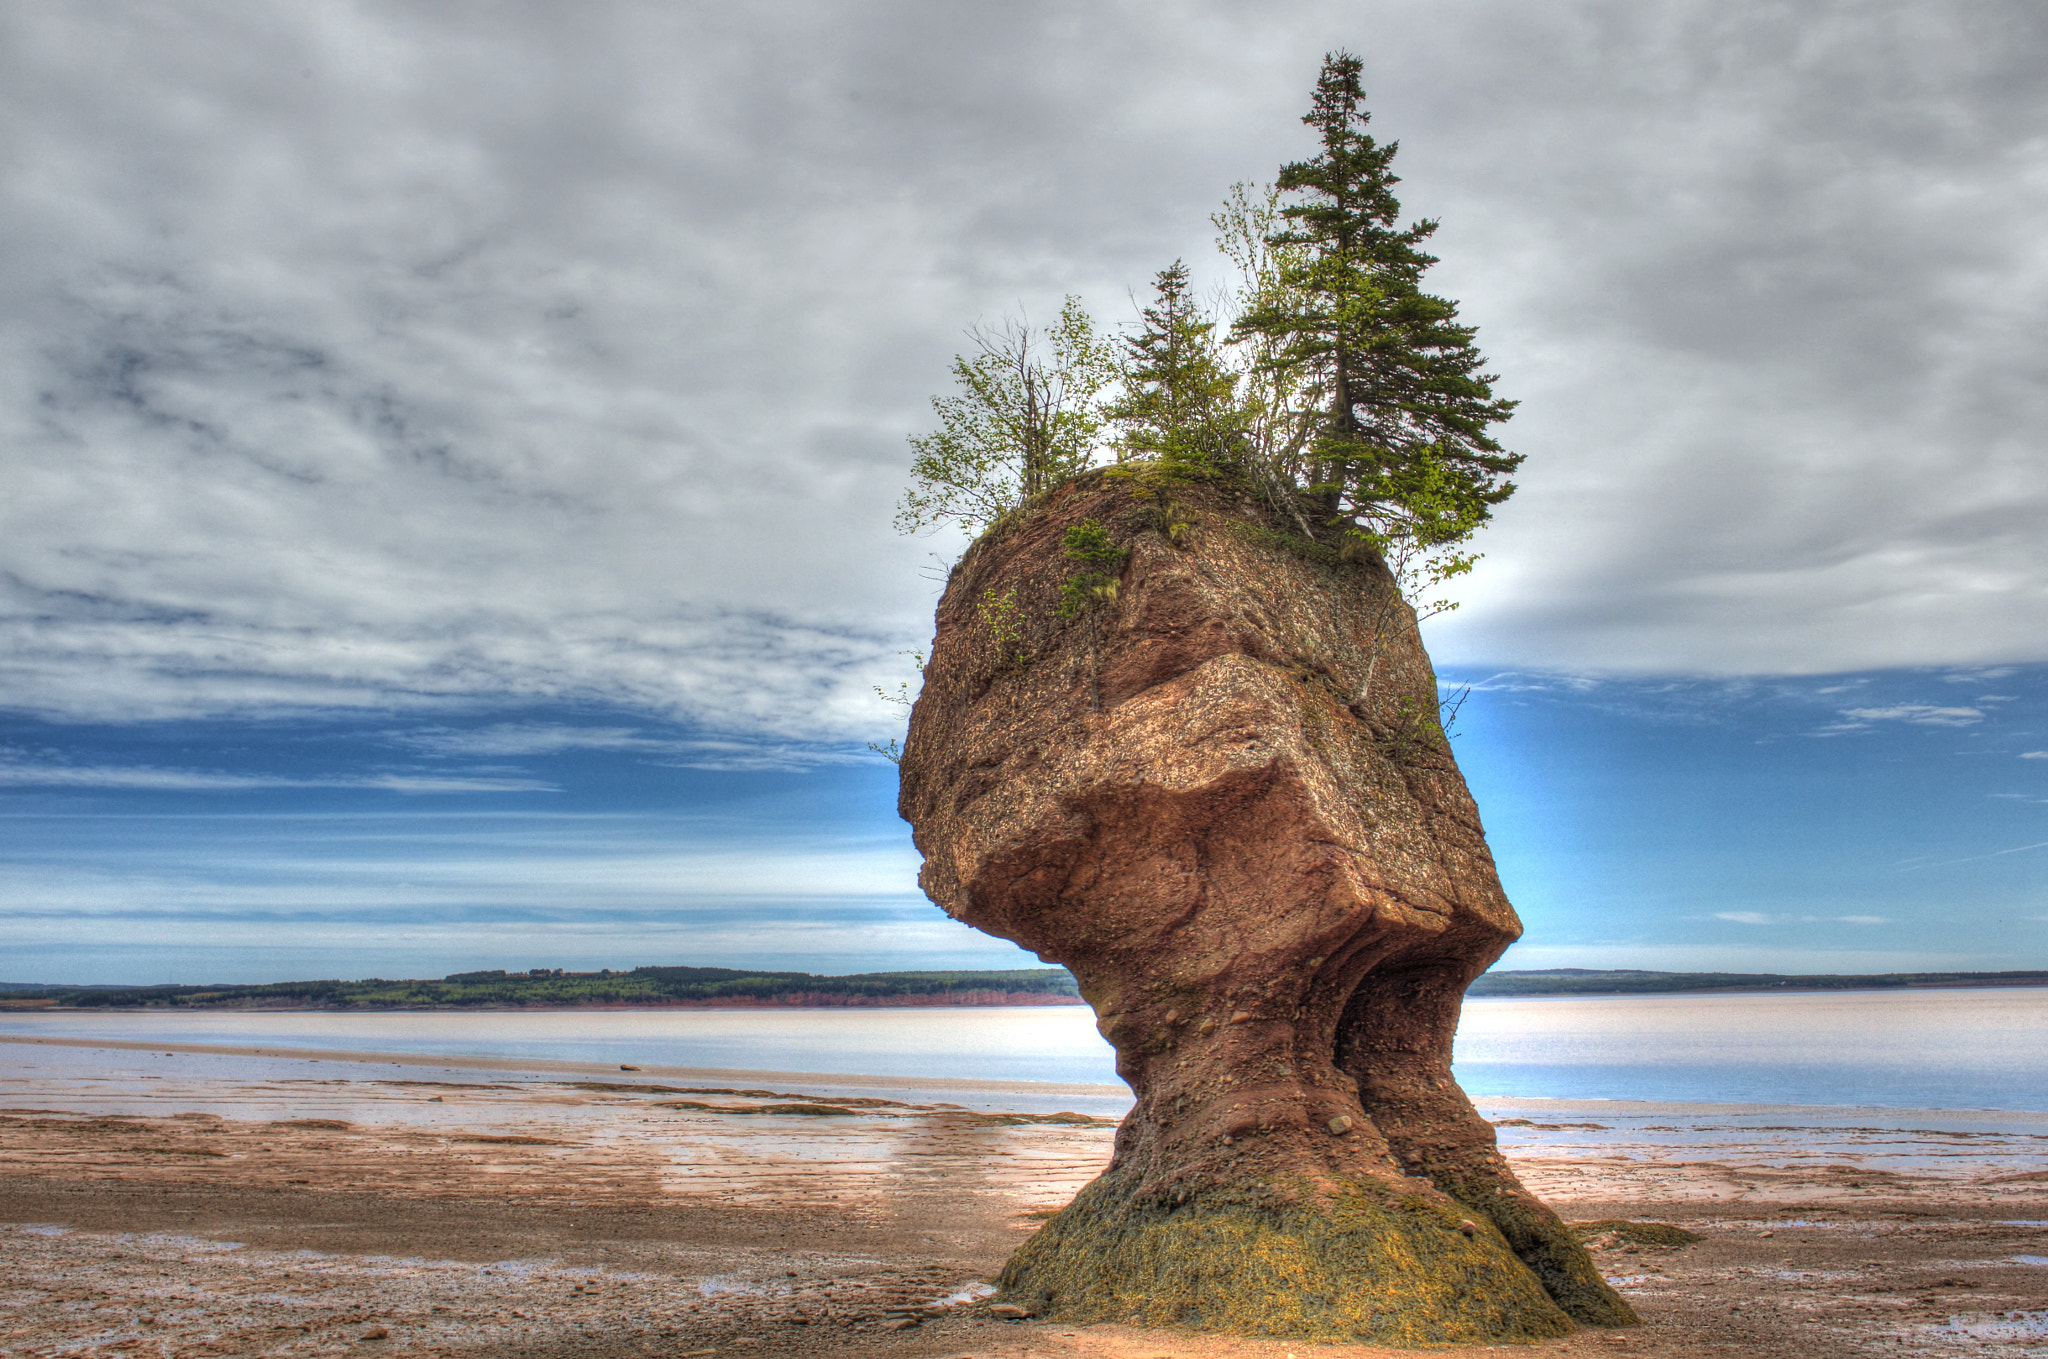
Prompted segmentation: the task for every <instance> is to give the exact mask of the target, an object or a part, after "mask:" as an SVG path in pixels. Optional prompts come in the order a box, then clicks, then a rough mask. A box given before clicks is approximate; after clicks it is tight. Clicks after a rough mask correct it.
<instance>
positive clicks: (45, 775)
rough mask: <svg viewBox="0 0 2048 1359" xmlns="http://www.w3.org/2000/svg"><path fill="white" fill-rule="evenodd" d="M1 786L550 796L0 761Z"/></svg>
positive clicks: (541, 789)
mask: <svg viewBox="0 0 2048 1359" xmlns="http://www.w3.org/2000/svg"><path fill="white" fill-rule="evenodd" d="M0 787H9V788H122V789H133V790H138V791H150V792H184V793H209V792H214V793H228V792H246V791H250V790H254V789H261V788H367V789H381V790H383V791H385V792H390V793H409V794H426V793H550V792H555V791H557V788H556V785H554V784H552V783H549V782H547V781H545V780H542V779H532V778H511V777H504V776H500V775H455V774H359V775H337V776H332V777H316V778H301V777H294V776H291V775H283V774H235V773H223V772H220V771H217V770H204V769H164V768H157V767H152V766H148V765H72V764H50V763H27V762H22V761H15V760H6V759H0Z"/></svg>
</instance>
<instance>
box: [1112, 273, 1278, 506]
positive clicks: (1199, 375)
mask: <svg viewBox="0 0 2048 1359" xmlns="http://www.w3.org/2000/svg"><path fill="white" fill-rule="evenodd" d="M1153 294H1154V297H1153V302H1152V305H1151V306H1149V307H1145V308H1144V309H1142V310H1141V311H1140V313H1139V319H1140V327H1139V330H1138V332H1137V334H1135V335H1130V336H1126V337H1125V338H1124V341H1123V348H1124V354H1123V368H1122V372H1121V374H1120V377H1121V380H1122V388H1123V390H1122V395H1121V397H1120V398H1119V399H1118V400H1117V401H1115V402H1113V403H1111V404H1110V405H1109V407H1108V408H1107V410H1106V411H1105V414H1106V415H1107V416H1108V418H1109V419H1111V420H1113V421H1115V422H1116V423H1117V424H1119V425H1121V426H1122V427H1123V430H1122V433H1121V435H1120V436H1119V438H1118V442H1117V460H1118V461H1119V462H1122V461H1124V460H1125V459H1126V458H1153V459H1157V460H1158V461H1159V462H1161V463H1162V464H1164V465H1165V466H1166V467H1169V468H1225V467H1234V466H1237V465H1239V464H1240V463H1241V462H1242V461H1243V451H1244V431H1243V429H1242V424H1243V418H1242V416H1241V414H1240V411H1239V408H1238V403H1237V375H1236V374H1235V373H1233V372H1231V371H1230V369H1229V368H1228V367H1227V366H1225V364H1224V362H1223V358H1222V354H1221V349H1220V346H1219V345H1218V343H1217V340H1216V335H1215V331H1216V322H1215V321H1214V320H1213V319H1212V318H1211V317H1210V316H1209V315H1208V314H1207V313H1206V312H1205V311H1204V310H1203V309H1202V307H1201V306H1200V305H1199V304H1198V303H1197V302H1196V301H1195V299H1194V298H1193V296H1192V295H1191V294H1190V292H1189V285H1188V268H1187V265H1185V264H1183V263H1182V262H1181V261H1179V260H1175V261H1174V262H1173V263H1172V264H1171V265H1169V266H1168V267H1167V268H1165V269H1162V270H1160V271H1159V274H1158V276H1157V277H1156V278H1154V280H1153Z"/></svg>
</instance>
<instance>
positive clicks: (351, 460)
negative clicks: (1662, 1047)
mask: <svg viewBox="0 0 2048 1359" xmlns="http://www.w3.org/2000/svg"><path fill="white" fill-rule="evenodd" d="M1340 46H1341V47H1348V48H1351V49H1353V50H1355V51H1357V52H1359V53H1360V54H1361V55H1362V56H1363V57H1364V58H1365V61H1366V75H1367V88H1368V90H1369V95H1370V104H1371V107H1372V108H1373V110H1374V116H1375V123H1374V126H1375V130H1376V131H1378V132H1379V133H1380V134H1381V135H1382V136H1385V137H1389V138H1394V139H1398V140H1399V142H1400V144H1401V155H1400V160H1399V162H1398V168H1399V170H1400V172H1401V173H1402V175H1403V177H1404V184H1403V192H1404V194H1405V202H1406V205H1407V207H1408V208H1409V210H1410V211H1411V212H1413V213H1416V214H1420V215H1429V216H1434V217H1437V218H1440V219H1441V221H1442V223H1443V225H1442V228H1441V230H1440V231H1439V233H1438V235H1437V238H1436V245H1437V249H1438V253H1439V254H1440V255H1441V256H1442V258H1443V263H1442V264H1441V265H1440V266H1439V267H1438V268H1437V270H1436V271H1435V273H1434V275H1433V279H1434V282H1435V284H1436V286H1437V287H1438V288H1439V290H1441V291H1443V292H1445V293H1447V294H1449V295H1451V296H1454V297H1456V298H1458V299H1459V300H1460V301H1461V303H1462V305H1463V308H1464V313H1465V316H1466V318H1467V319H1468V320H1471V321H1473V322H1474V323H1476V324H1477V325H1479V326H1480V328H1481V329H1480V338H1481V344H1482V347H1483V348H1484V349H1485V351H1486V353H1487V354H1488V356H1489V358H1490V360H1491V363H1492V366H1493V367H1494V369H1495V370H1497V371H1498V372H1499V373H1500V374H1501V383H1500V386H1501V389H1502V390H1503V391H1504V392H1505V393H1506V394H1507V395H1510V396H1513V397H1516V398H1518V399H1520V400H1521V401H1522V403H1523V404H1522V408H1521V411H1520V413H1519V414H1518V415H1517V417H1516V419H1515V421H1514V422H1513V424H1512V425H1511V426H1509V437H1510V440H1511V443H1512V445H1513V446H1514V447H1515V448H1516V449H1518V450H1519V451H1522V452H1524V453H1526V454H1527V455H1528V463H1527V464H1526V467H1525V470H1524V474H1523V475H1522V477H1521V483H1522V490H1521V493H1520V494H1519V495H1518V496H1517V497H1516V498H1515V499H1514V500H1513V501H1512V502H1510V503H1509V504H1508V505H1507V506H1506V507H1505V508H1504V510H1503V512H1502V513H1501V515H1500V517H1499V520H1498V522H1497V524H1496V526H1495V527H1494V528H1493V529H1492V530H1490V531H1489V533H1488V534H1487V536H1486V538H1485V540H1484V542H1483V543H1482V546H1483V548H1484V550H1485V551H1486V553H1487V559H1486V561H1485V563H1484V564H1483V566H1482V567H1481V569H1480V571H1479V572H1478V573H1477V574H1476V575H1475V576H1474V577H1473V578H1472V579H1471V581H1470V583H1469V586H1468V587H1467V588H1466V589H1465V590H1464V591H1463V598H1464V600H1465V605H1464V607H1463V609H1461V610H1460V611H1459V612H1458V613H1457V614H1455V615H1453V616H1451V617H1448V618H1446V619H1443V620H1439V621H1438V622H1437V623H1435V624H1432V627H1431V631H1430V633H1429V639H1430V642H1431V645H1432V647H1433V649H1434V651H1435V654H1436V655H1437V657H1438V660H1439V662H1440V664H1441V666H1442V668H1443V669H1444V670H1445V671H1446V673H1448V674H1452V675H1455V676H1457V677H1459V678H1460V679H1462V680H1469V681H1471V682H1473V683H1474V684H1475V685H1476V688H1475V692H1474V697H1473V699H1472V700H1471V702H1470V703H1469V704H1468V705H1467V708H1466V710H1465V715H1464V717H1463V720H1462V725H1461V734H1460V736H1459V743H1458V747H1457V749H1458V752H1459V756H1460V758H1461V760H1462V761H1463V762H1464V764H1465V766H1466V768H1467V771H1468V774H1469V775H1470V777H1471V779H1472V782H1473V785H1474V788H1475V791H1476V792H1477V793H1478V795H1479V797H1480V803H1481V807H1482V810H1483V811H1484V813H1485V815H1486V817H1487V821H1488V825H1489V829H1490V832H1491V834H1492V837H1493V840H1494V843H1495V846H1496V850H1497V852H1498V854H1499V857H1500V860H1501V864H1502V869H1503V873H1504V876H1505V877H1506V879H1507V885H1508V888H1509V890H1510V893H1511V894H1512V895H1513V896H1514V897H1515V898H1516V900H1517V902H1518V903H1519V904H1520V905H1521V907H1522V909H1523V913H1524V915H1525V917H1526V919H1527V921H1528V923H1529V925H1530V933H1529V937H1528V939H1527V941H1526V942H1525V943H1524V944H1522V945H1520V946H1518V948H1517V950H1516V952H1515V953H1514V954H1512V955H1510V956H1511V960H1516V961H1511V963H1510V965H1516V962H1519V965H1525V966H1533V965H1582V966H1700V967H1706V966H1716V967H1719V966H1741V967H1745V968H1748V969H1750V970H1769V969H1772V968H1799V969H1807V970H1820V969H1827V968H1839V969H1841V970H1871V969H1888V968H1894V967H1917V966H1955V967H1979V968H1983V967H2000V966H2005V967H2022V966H2033V967H2048V811H2044V808H2048V550H2044V549H2043V548H2042V547H2041V545H2040V544H2041V543H2042V542H2043V541H2044V540H2048V457H2044V456H2043V454H2044V449H2043V442H2044V438H2048V436H2044V435H2043V433H2042V430H2043V429H2044V428H2048V384H2044V378H2048V324H2044V322H2048V233H2044V232H2043V231H2042V230H2041V228H2040V223H2041V222H2043V221H2048V118H2044V113H2048V78H2044V77H2043V76H2042V74H2041V73H2042V72H2043V71H2044V70H2048V12H2044V11H2042V10H2041V8H2040V7H2039V6H2038V5H2034V4H2030V3H2026V0H2006V2H2003V3H2001V2H2000V0H1980V2H1979V3H1973V4H1970V5H1967V6H1928V5H1913V4H1903V3H1901V4H1886V3H1836V4H1829V3H1822V2H1820V0H1816V2H1815V3H1809V4H1804V5H1797V6H1791V5H1782V4H1767V3H1746V2H1745V0H1735V2H1734V3H1729V2H1728V0H1721V2H1720V3H1712V4H1709V3H1704V2H1703V0H1702V2H1700V3H1693V2H1692V0H1652V2H1650V3H1645V2H1644V0H1613V2H1612V3H1607V2H1604V0H1558V2H1557V3H1551V4H1545V5H1540V6H1539V5H1529V4H1526V3H1510V2H1509V0H1494V2H1491V3H1488V2H1484V0H1478V2H1475V3H1443V0H1430V2H1429V3H1419V2H1418V3H1385V2H1380V3H1374V2H1371V0H1367V2H1366V3H1359V2H1358V0H1348V2H1347V3H1341V4H1339V3H1329V4H1294V5H1287V4H1278V5H1276V4H1261V5H1251V4H1236V3H1222V2H1220V0H1219V2H1218V3H1206V4H1204V3H1182V4H1170V3H1158V2H1157V0H1153V2H1151V3H1146V4H1143V5H1139V4H1127V5H1117V4H1109V5H1103V4H1094V5H1059V4H1041V5H1031V6H1014V5H993V4H962V3H957V2H955V0H948V2H947V3H915V2H912V0H890V2H888V3H883V2H881V0H871V2H870V3H841V4H831V5H827V4H822V3H794V2H792V3H761V4H754V5H748V6H744V7H732V6H719V7H713V6H708V5H678V4H668V3H654V2H653V0H647V2H646V3H606V2H605V0H588V2H587V3H582V4H578V5H574V6H563V5H559V4H548V3H531V4H521V3H511V2H509V0H508V2H507V3H498V4H463V3H450V4H442V5H431V6H429V5H418V4H397V3H392V4H377V3H362V2H358V3H346V2H344V0H334V3H321V4H309V5H297V6H284V7H279V6H267V7H266V6H255V5H248V4H230V3H201V2H199V0H185V2H184V3H177V2H176V0H172V2H169V3H156V4H150V5H141V4H134V5H124V4H110V5H95V6H87V7H81V6H77V5H73V4H68V3H60V2H58V0H48V2H45V0H18V2H17V3H13V4H10V5H8V6H7V7H6V9H5V10H4V12H0V126H4V127H5V128H6V129H7V132H6V134H5V136H4V138H0V232H4V238H5V239H6V240H7V242H8V249H7V250H6V251H5V252H0V958H4V959H5V960H6V961H5V963H4V965H0V979H4V980H26V979H32V978H52V979H77V980H131V979H132V980H164V979H167V978H168V977H179V978H187V979H198V978H201V977H218V978H228V977H250V978H256V977H277V976H286V975H300V976H303V975H315V974H317V975H350V976H353V975H361V974H364V973H370V972H378V973H382V974H384V975H393V974H404V975H436V974H438V973H439V972H442V971H448V970H454V969H457V968H462V967H471V966H524V965H529V964H531V965H536V966H537V965H540V964H542V963H546V964H549V965H588V966H600V965H608V966H630V965H632V964H634V963H639V962H679V961H697V962H725V963H743V964H749V965H759V964H776V965H781V966H793V967H808V968H811V969H813V970H825V971H839V970H855V969H861V968H871V967H873V968H879V967H890V966H917V965H934V966H936V965H1008V964H1009V963H1010V962H1011V961H1012V960H1013V959H1015V958H1016V956H1017V955H1016V953H1015V951H1014V950H1012V949H1010V948H1009V947H1008V946H1007V945H1002V944H998V943H996V942H994V941H987V940H983V939H981V938H980V937H978V936H975V935H972V934H970V933H968V932H966V931H964V930H963V929H961V928H959V927H956V926H953V925H951V924H949V923H947V922H945V921H944V920H943V918H942V917H939V916H938V914H937V912H936V911H935V910H933V909H932V908H930V907H929V906H928V905H926V904H924V903H923V901H922V899H921V898H920V897H919V896H918V895H917V893H916V889H915V886H914V881H913V874H914V869H915V862H916V860H915V854H914V852H913V851H912V850H911V848H910V846H909V842H908V837H907V834H906V833H905V831H904V829H903V827H902V826H901V825H900V823H898V822H896V821H895V819H894V816H893V807H892V803H893V797H892V791H891V783H892V775H893V771H892V770H890V769H889V767H888V766H887V765H885V764H880V763H878V762H876V761H875V760H873V759H872V758H871V757H868V756H866V754H865V745H866V742H867V741H869V740H871V739H881V738H886V737H887V736H888V735H890V734H891V733H892V730H893V723H894V722H895V720H896V718H895V714H894V713H893V711H892V710H891V709H889V708H888V707H887V706H886V705H883V704H880V703H878V702H877V701H876V700H875V699H874V697H873V694H872V688H873V686H874V685H876V684H877V683H882V684H888V685H893V684H894V683H895V682H897V681H898V680H899V679H901V678H903V677H904V676H905V675H906V674H907V669H906V666H905V662H904V661H903V659H902V657H901V655H900V652H901V651H902V650H903V649H905V648H909V647H914V646H916V645H918V644H919V643H921V642H922V641H923V640H924V638H925V637H926V636H927V635H928V630H929V619H930V613H931V607H932V603H933V597H934V586H933V584H932V581H931V577H930V572H931V569H932V565H933V562H934V561H935V560H937V561H944V560H946V559H948V558H949V557H950V556H951V554H952V553H954V552H956V551H957V549H958V547H959V543H958V542H957V541H954V540H949V539H945V538H943V537H942V538H939V539H925V540H909V539H903V538H899V537H897V536H896V535H895V534H894V533H893V532H892V531H891V528H890V523H889V520H890V509H891V506H892V503H893V501H894V499H895V496H896V495H897V493H898V492H899V490H900V489H901V486H902V483H903V477H904V469H905V465H906V463H907V450H906V447H905V443H904V440H905V438H906V436H907V435H909V434H912V433H916V432H919V431H921V430H922V429H924V428H926V420H927V416H928V408H927V405H926V402H927V400H928V398H929V396H930V395H931V394H933V393H934V392H936V391H938V390H940V389H941V388H942V387H943V385H944V383H945V381H946V366H947V363H948V360H949V358H950V356H951V354H952V353H953V351H954V350H955V349H956V348H958V347H960V345H961V331H962V329H963V328H964V327H965V326H967V325H969V324H971V323H973V322H975V321H976V320H992V319H996V318H999V317H1001V316H1002V315H1004V314H1005V313H1008V312H1015V311H1018V310H1019V309H1023V310H1025V311H1027V312H1029V313H1031V314H1033V315H1039V316H1044V315H1049V314H1050V313H1051V312H1052V311H1053V310H1054V309H1056V308H1057V306H1058V301H1059V298H1060V297H1061V295H1062V294H1065V293H1069V292H1072V293H1078V294H1080V295H1081V296H1082V297H1084V298H1085V299H1086V300H1087V302H1088V303H1089V305H1090V306H1091V307H1092V308H1093V310H1094V311H1095V313H1096V315H1097V316H1098V318H1099V319H1100V320H1102V321H1103V322H1104V323H1105V324H1109V323H1114V322H1117V321H1119V320H1121V319H1123V318H1124V316H1126V315H1127V313H1128V311H1129V305H1130V304H1129V301H1128V297H1129V293H1130V291H1131V290H1132V289H1133V288H1137V287H1142V286H1143V284H1144V282H1145V281H1146V279H1148V278H1149V277H1150V275H1151V274H1152V273H1153V272H1154V271H1156V270H1157V269H1158V268H1160V267H1161V266H1162V265H1164V264H1166V263H1168V262H1170V261H1171V260H1172V259H1174V258H1176V257H1185V258H1186V259H1187V260H1188V261H1189V263H1190V265H1191V266H1192V267H1194V268H1195V270H1196V271H1197V274H1198V276H1199V277H1201V278H1202V279H1203V280H1204V281H1205V282H1217V281H1220V280H1221V279H1222V277H1223V275H1222V272H1221V270H1220V261H1218V260H1217V258H1216V257H1215V255H1214V252H1213V249H1212V246H1211V244H1210V241H1209V235H1210V230H1209V225H1208V221H1207V217H1208V214H1209V213H1210V212H1211V211H1213V210H1214V208H1215V207H1216V205H1217V204H1218V202H1219V201H1220V200H1221V198H1222V196H1223V194H1224V193H1225V191H1226V190H1227V189H1228V187H1229V186H1230V185H1231V184H1232V183H1233V182H1236V181H1241V180H1249V181H1255V182H1257V181H1263V180H1267V179H1270V178H1271V176H1272V175H1273V173H1274V171H1275V169H1276V168H1277V166H1278V165H1279V164H1280V163H1281V162H1282V161H1284V160H1286V159H1289V158H1292V157H1295V156H1298V155H1301V154H1303V153H1304V152H1305V150H1306V149H1307V145H1308V143H1307V140H1306V138H1307V135H1308V134H1307V132H1306V130H1305V129H1303V128H1302V127H1301V126H1300V124H1299V122H1298V117H1299V114H1300V113H1301V111H1302V109H1303V107H1304V106H1305V103H1306V95H1307V91H1308V88H1309V86H1310V84H1311V82H1312V81H1313V79H1314V75H1315V71H1316V67H1317V64H1318V62H1319V61H1320V59H1321V56H1322V54H1323V53H1324V52H1325V51H1326V50H1328V49H1330V48H1333V47H1340Z"/></svg>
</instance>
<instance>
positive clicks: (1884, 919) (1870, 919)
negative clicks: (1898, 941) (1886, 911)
mask: <svg viewBox="0 0 2048 1359" xmlns="http://www.w3.org/2000/svg"><path fill="white" fill-rule="evenodd" d="M1822 918H1823V919H1826V920H1838V921H1840V922H1841V923H1842V924H1844V925H1889V924H1891V923H1892V922H1891V917H1889V916H1882V915H1831V916H1825V917H1822Z"/></svg>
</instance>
